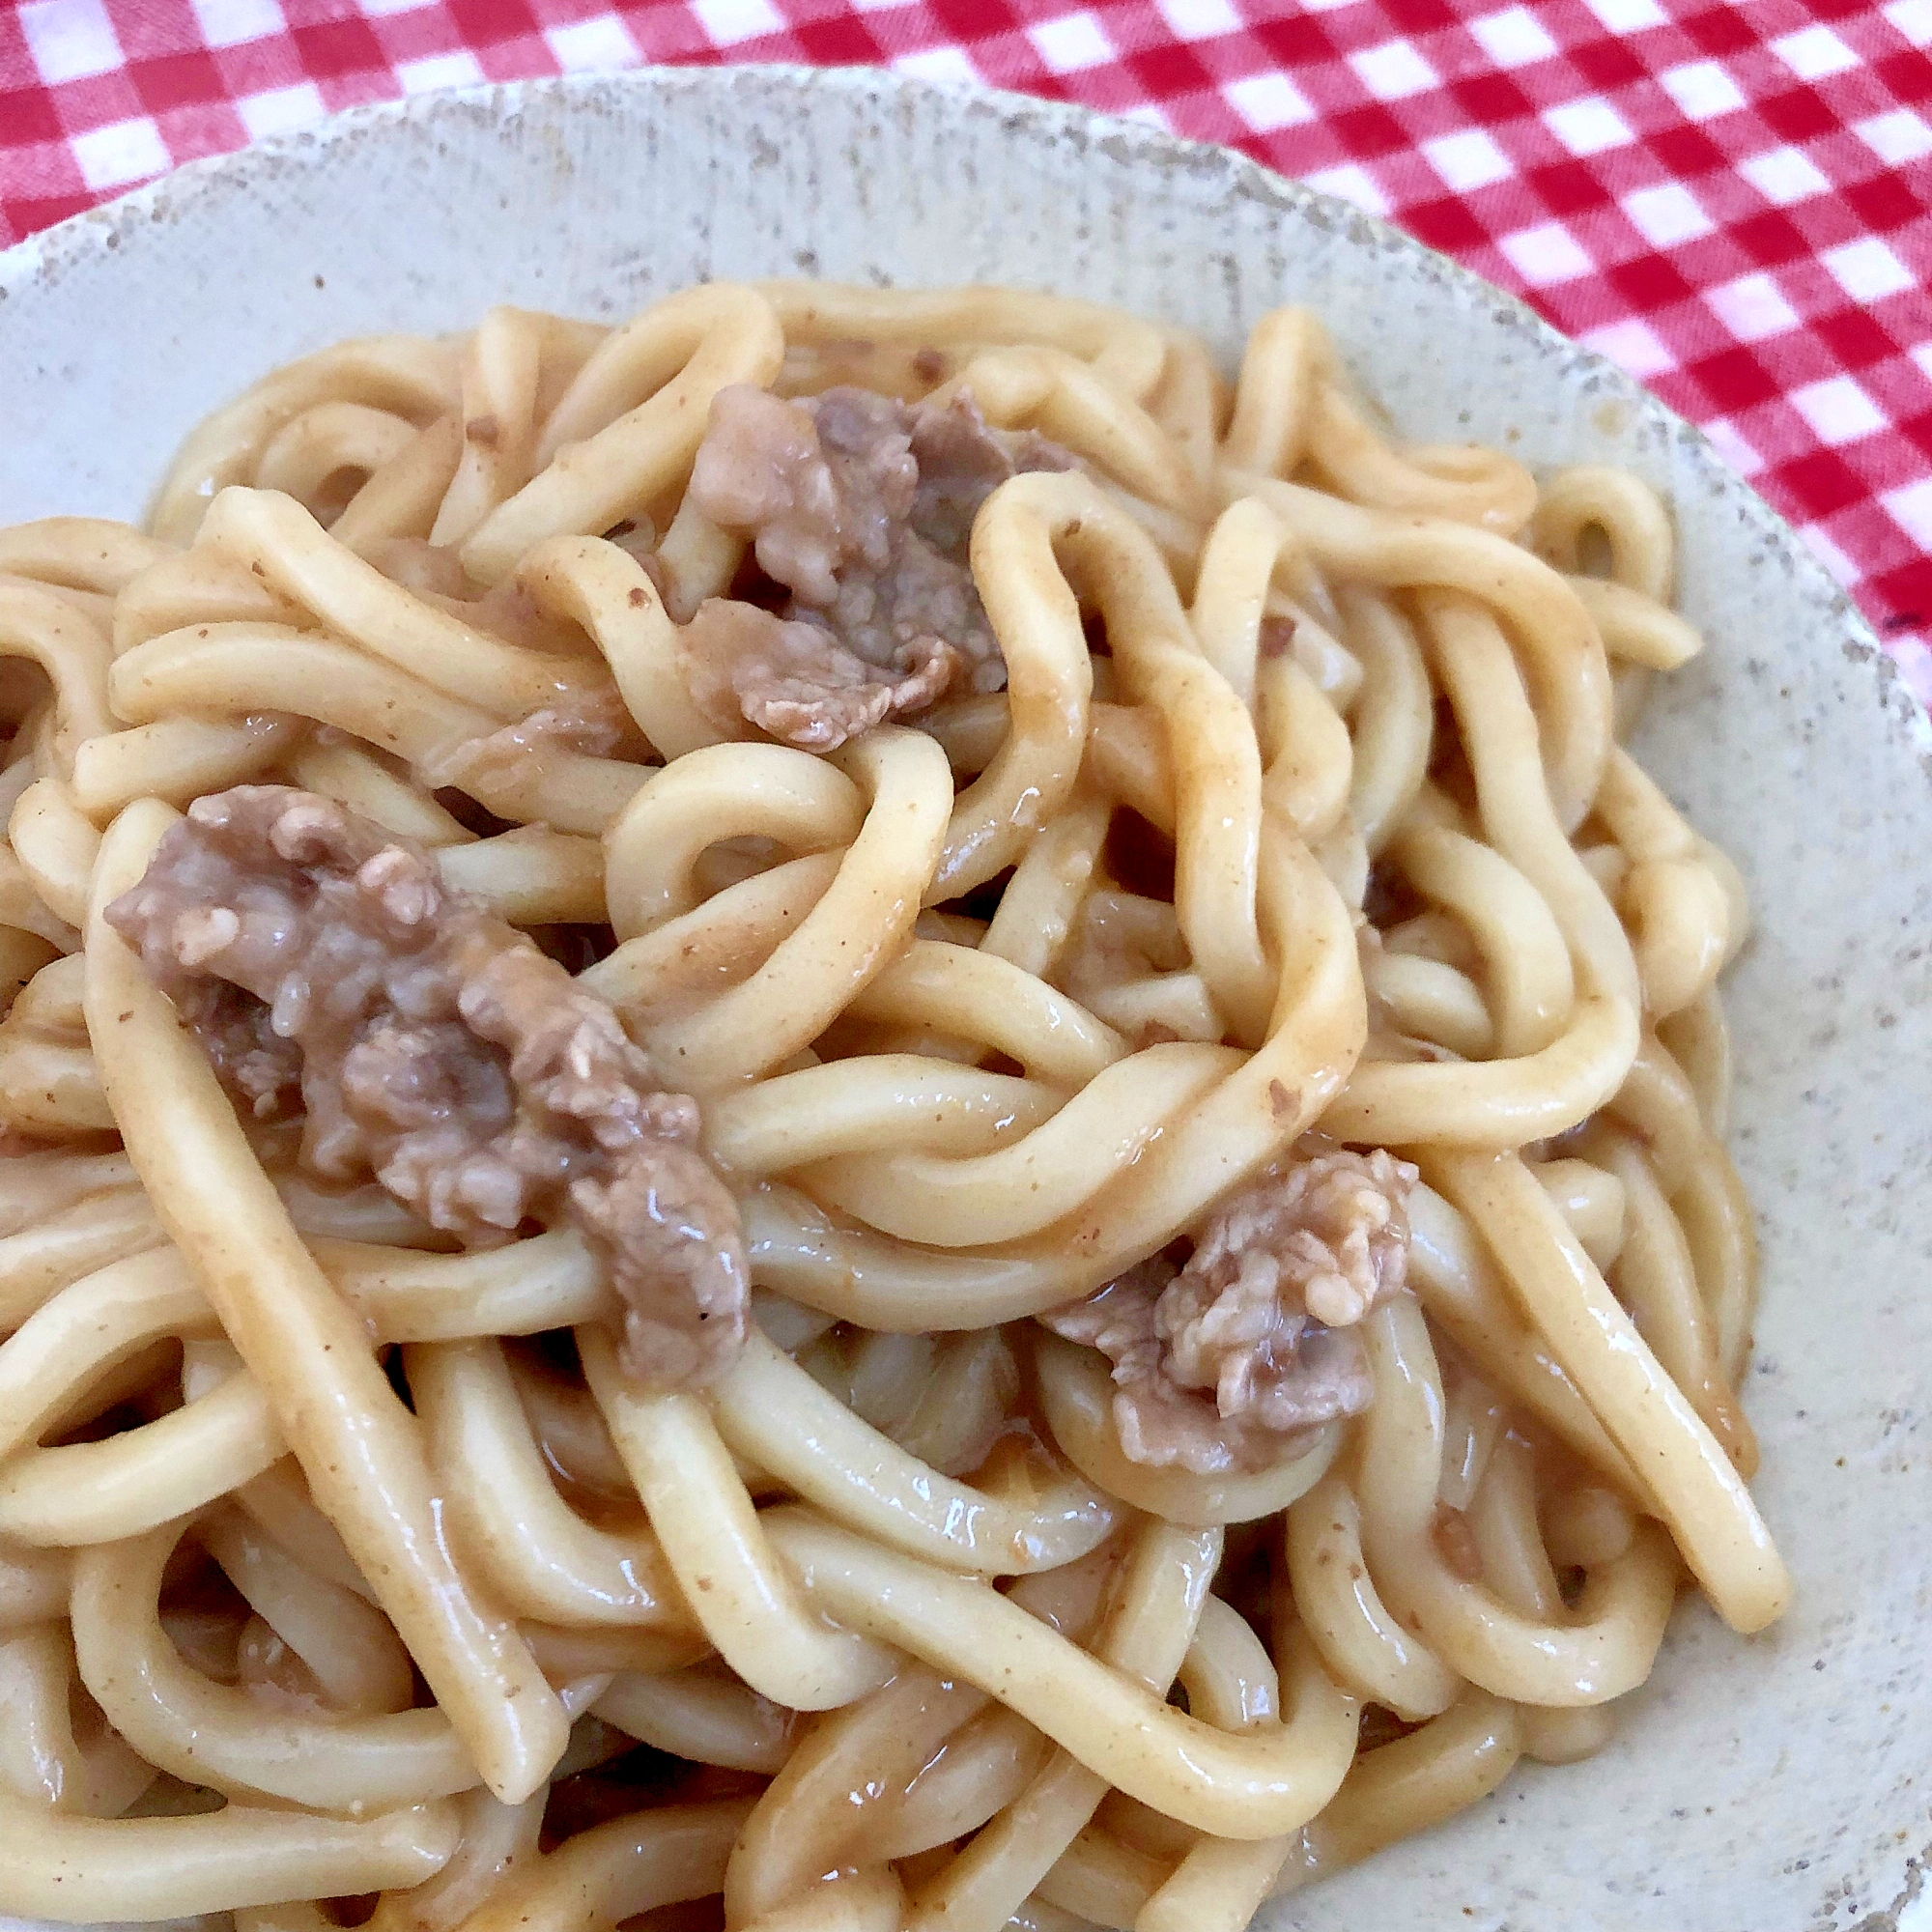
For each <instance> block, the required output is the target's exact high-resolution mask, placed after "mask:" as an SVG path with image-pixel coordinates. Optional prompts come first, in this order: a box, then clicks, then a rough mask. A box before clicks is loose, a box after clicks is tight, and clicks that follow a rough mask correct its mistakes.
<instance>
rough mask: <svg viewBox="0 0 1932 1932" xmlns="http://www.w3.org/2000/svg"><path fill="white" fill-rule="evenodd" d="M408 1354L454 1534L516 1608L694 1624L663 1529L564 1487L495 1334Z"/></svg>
mask: <svg viewBox="0 0 1932 1932" xmlns="http://www.w3.org/2000/svg"><path fill="white" fill-rule="evenodd" d="M403 1359H404V1369H405V1373H406V1374H407V1375H408V1377H409V1382H410V1389H411V1392H412V1395H413V1396H414V1398H415V1407H416V1414H417V1415H418V1417H420V1419H421V1421H422V1425H423V1434H424V1437H425V1441H426V1443H427V1446H428V1449H429V1456H430V1462H431V1465H432V1467H433V1468H434V1469H435V1471H436V1473H437V1476H438V1477H439V1479H440V1490H441V1492H442V1499H443V1512H444V1521H445V1523H446V1525H447V1531H448V1535H449V1537H450V1540H451V1543H452V1545H453V1547H454V1548H455V1549H456V1551H457V1553H458V1554H459V1556H461V1557H464V1558H467V1559H468V1560H469V1563H470V1564H471V1565H472V1566H473V1567H474V1568H475V1569H476V1570H478V1571H479V1572H481V1573H482V1574H484V1575H487V1576H488V1577H490V1578H491V1580H492V1581H493V1583H494V1584H495V1586H496V1591H497V1596H498V1597H499V1598H500V1599H501V1600H502V1602H503V1603H504V1604H505V1605H507V1606H508V1607H509V1608H510V1609H512V1610H514V1611H515V1612H516V1614H517V1615H519V1616H524V1617H534V1618H538V1619H540V1620H542V1621H545V1622H549V1623H557V1624H570V1625H580V1624H622V1625H625V1626H628V1627H631V1628H652V1629H664V1628H671V1629H688V1628H689V1627H690V1623H691V1613H690V1611H689V1610H688V1609H687V1608H686V1607H685V1605H684V1603H683V1600H682V1597H681V1595H680V1593H679V1591H678V1588H677V1585H676V1583H675V1582H674V1581H673V1580H672V1578H671V1575H670V1572H669V1569H668V1566H667V1564H666V1562H665V1558H664V1552H663V1551H662V1550H661V1549H660V1548H658V1545H657V1540H656V1538H655V1537H653V1536H652V1535H651V1534H650V1532H649V1531H648V1530H647V1529H643V1528H642V1527H641V1526H640V1527H639V1529H637V1530H634V1531H632V1532H630V1533H629V1534H624V1533H621V1532H617V1531H612V1530H609V1529H599V1528H597V1527H594V1526H593V1525H592V1524H590V1523H587V1522H585V1521H584V1520H582V1518H581V1517H580V1516H578V1515H577V1513H576V1512H575V1511H574V1510H572V1509H571V1508H570V1506H569V1505H568V1504H567V1503H566V1502H565V1501H564V1500H563V1498H562V1497H561V1496H559V1495H558V1494H557V1492H556V1489H555V1486H554V1483H553V1482H552V1480H551V1474H550V1471H549V1470H548V1469H547V1468H546V1467H545V1466H544V1460H543V1456H542V1453H541V1451H540V1450H539V1449H538V1447H537V1445H536V1443H535V1442H534V1441H533V1440H532V1439H531V1436H530V1430H529V1424H528V1422H527V1421H526V1417H525V1414H524V1409H523V1406H522V1404H521V1403H519V1401H518V1400H517V1391H516V1385H515V1383H514V1382H513V1381H512V1379H511V1377H510V1372H509V1369H508V1368H507V1366H506V1365H505V1364H504V1361H503V1352H502V1350H501V1348H500V1347H499V1346H498V1345H497V1342H496V1341H495V1340H494V1339H491V1338H489V1337H474V1338H471V1339H469V1340H464V1341H452V1342H418V1343H413V1344H412V1345H411V1346H410V1348H409V1349H408V1350H407V1351H406V1352H405V1354H404V1358H403Z"/></svg>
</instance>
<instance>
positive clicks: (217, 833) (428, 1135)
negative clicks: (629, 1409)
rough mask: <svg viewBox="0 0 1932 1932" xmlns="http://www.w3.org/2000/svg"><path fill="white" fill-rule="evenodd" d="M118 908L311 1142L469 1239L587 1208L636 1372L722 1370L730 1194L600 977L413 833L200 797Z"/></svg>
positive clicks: (210, 1034)
mask: <svg viewBox="0 0 1932 1932" xmlns="http://www.w3.org/2000/svg"><path fill="white" fill-rule="evenodd" d="M107 918H108V921H109V923H111V924H112V925H113V926H114V928H115V929H116V930H117V931H118V932H119V933H120V934H121V935H122V936H123V937H124V938H125V939H127V940H128V943H129V944H130V945H133V946H135V947H136V948H138V949H139V951H140V953H141V956H142V959H143V961H144V963H145V964H146V966H147V968H148V971H149V972H150V973H151V974H152V975H153V976H154V978H155V980H156V983H157V984H159V985H160V986H161V987H162V988H163V990H165V991H166V992H168V993H169V994H170V995H171V996H172V997H173V998H174V1000H175V1002H176V1004H177V1005H178V1006H179V1007H180V1009H181V1010H182V1013H183V1016H184V1018H185V1019H186V1021H187V1022H188V1024H189V1025H190V1026H191V1027H193V1028H194V1030H195V1032H196V1033H197V1035H198V1036H199V1037H201V1038H202V1040H203V1041H204V1043H205V1045H206V1047H207V1050H208V1052H209V1055H210V1059H211V1061H212V1062H213V1065H214V1067H215V1069H216V1071H217V1073H219V1074H221V1075H222V1076H223V1078H224V1080H225V1081H226V1083H227V1084H228V1086H229V1089H230V1091H231V1092H232V1093H235V1094H237V1096H238V1098H240V1099H241V1101H242V1102H243V1103H244V1104H245V1105H246V1106H247V1107H248V1108H249V1109H250V1110H251V1111H252V1112H254V1113H255V1114H257V1115H258V1116H262V1117H267V1116H269V1115H270V1114H272V1113H275V1112H277V1111H281V1110H284V1109H286V1108H287V1107H288V1106H290V1105H292V1104H293V1103H294V1102H295V1100H297V1099H299V1102H300V1106H301V1109H302V1115H301V1130H300V1151H299V1155H298V1164H299V1165H300V1167H301V1168H302V1169H303V1170H304V1171H306V1172H307V1173H309V1174H311V1175H313V1176H314V1177H316V1178H317V1179H321V1180H324V1181H328V1182H337V1183H340V1182H351V1181H356V1180H360V1179H364V1178H365V1177H367V1176H369V1175H372V1174H373V1175H374V1176H375V1178H376V1179H378V1180H379V1181H381V1182H382V1184H383V1186H384V1187H385V1188H386V1189H387V1190H388V1191H389V1192H390V1193H391V1194H392V1195H394V1196H395V1198H396V1199H397V1200H398V1201H401V1202H402V1203H403V1204H404V1205H405V1206H407V1207H409V1208H412V1210H414V1212H416V1213H417V1214H419V1215H420V1216H421V1217H422V1218H423V1219H424V1220H425V1221H427V1222H428V1223H429V1224H430V1225H431V1226H432V1227H435V1228H439V1229H442V1230H444V1231H445V1232H447V1233H449V1234H452V1235H454V1236H457V1237H458V1238H459V1239H461V1240H462V1241H464V1242H465V1243H466V1244H467V1245H469V1246H473V1247H488V1246H495V1245H497V1244H499V1243H501V1242H503V1241H507V1240H509V1239H510V1238H512V1237H513V1236H515V1235H516V1234H517V1233H518V1232H519V1230H520V1229H522V1228H524V1227H525V1226H526V1224H527V1223H529V1222H536V1223H537V1224H539V1225H542V1226H551V1225H554V1224H556V1223H558V1222H560V1221H570V1222H573V1223H575V1224H576V1225H577V1226H578V1227H579V1228H580V1229H581V1230H582V1233H583V1236H584V1237H585V1239H586V1240H587V1241H588V1243H589V1244H590V1246H591V1248H592V1250H593V1252H595V1253H597V1254H598V1255H599V1256H600V1257H601V1258H602V1259H603V1260H604V1262H605V1264H606V1265H607V1266H608V1268H609V1270H610V1274H611V1284H612V1286H613V1287H614V1289H615V1290H616V1292H617V1294H618V1296H619V1298H620V1301H621V1304H622V1306H623V1309H624V1315H625V1352H626V1359H627V1362H628V1365H629V1368H630V1370H631V1372H632V1374H633V1375H634V1376H635V1377H636V1378H638V1379H639V1381H641V1382H643V1383H645V1384H647V1385H649V1386H653V1387H673V1386H680V1385H683V1384H688V1383H694V1382H703V1381H707V1380H710V1379H712V1378H715V1377H716V1376H717V1375H718V1374H720V1373H721V1372H722V1371H723V1370H724V1369H725V1367H727V1366H728V1365H729V1363H730V1362H731V1361H732V1360H733V1359H734V1358H735V1356H736V1354H737V1352H738V1350H739V1348H740V1347H741V1346H742V1344H743V1341H744V1337H745V1325H746V1307H747V1300H748V1282H747V1273H746V1264H745V1252H744V1238H743V1234H742V1231H741V1229H740V1226H739V1221H738V1212H737V1205H736V1203H735V1202H734V1201H733V1199H732V1197H731V1195H730V1193H729V1191H728V1190H727V1189H726V1188H725V1184H724V1182H723V1181H722V1180H721V1179H719V1178H718V1176H717V1175H716V1174H715V1173H714V1172H713V1170H712V1169H711V1167H710V1166H709V1165H708V1164H707V1163H706V1161H705V1159H704V1157H703V1155H702V1154H701V1153H700V1152H699V1151H698V1147H697V1139H698V1124H699V1123H698V1114H697V1105H696V1101H694V1100H693V1099H691V1097H690V1096H689V1095H687V1094H673V1093H668V1092H666V1091H665V1090H664V1088H663V1086H662V1084H661V1083H660V1082H659V1081H658V1079H657V1078H656V1075H655V1073H654V1072H653V1069H652V1067H651V1065H650V1063H649V1061H648V1060H647V1059H646V1057H645V1056H644V1055H643V1054H642V1053H641V1052H640V1051H639V1049H638V1048H637V1047H635V1046H633V1045H632V1043H631V1042H630V1040H629V1039H628V1038H627V1037H626V1036H625V1034H624V1031H623V1028H622V1027H621V1026H620V1025H619V1024H618V1022H617V1017H616V1015H615V1014H614V1013H613V1012H612V1011H611V1009H610V1008H609V1007H608V1006H607V1005H605V1004H604V1002H603V1001H601V1000H598V999H596V998H594V997H593V996H592V995H590V994H588V993H585V992H584V991H582V989H581V988H580V987H579V986H578V985H577V983H576V982H575V980H572V979H571V977H570V975H569V974H568V973H566V972H565V971H564V970H563V968H562V967H561V966H559V965H557V964H556V963H555V962H554V961H553V960H551V959H548V958H546V957H545V955H544V954H543V953H541V952H538V951H537V950H536V948H535V947H534V946H533V945H531V944H530V942H529V941H528V940H527V939H526V938H525V937H524V936H523V935H522V934H520V933H518V932H517V931H516V930H515V929H514V928H512V927H511V926H508V925H506V924H504V923H503V922H501V921H500V920H498V919H497V918H496V917H495V916H494V915H492V914H491V913H489V912H488V911H486V910H485V909H484V908H483V907H482V906H480V905H478V904H477V903H476V902H475V901H474V900H472V899H470V898H469V897H468V896H467V895H464V894H461V893H456V892H451V891H450V890H448V889H447V888H446V887H444V886H443V884H442V883H441V881H440V877H439V875H438V873H437V870H436V867H434V865H433V864H431V862H430V861H429V860H428V859H426V858H425V857H424V855H423V854H422V853H421V852H420V851H418V850H417V849H416V848H415V847H414V846H412V845H411V844H408V843H406V842H403V841H401V840H398V839H395V838H391V837H390V836H389V835H388V834H386V833H384V831H383V830H382V829H381V828H380V827H377V826H375V825H372V824H370V823H369V822H368V821H367V820H366V819H362V818H358V817H356V816H355V814H354V813H351V812H349V811H347V810H344V809H343V808H342V807H340V806H339V805H336V804H335V803H333V802H332V801H330V800H328V799H324V798H318V797H316V796H314V795H313V794H311V793H307V792H300V791H295V790H291V789H288V788H286V787H283V786H279V785H241V786H237V787H236V788H235V789H234V790H232V791H228V792H223V793H219V794H217V795H214V796H213V797H209V798H203V799H199V800H197V801H196V802H195V804H194V806H193V807H192V808H191V809H190V810H189V812H188V815H187V816H186V817H185V818H184V819H183V820H181V821H180V822H179V823H178V824H176V825H174V826H172V827H171V828H170V829H169V831H168V833H167V835H166V836H165V837H164V838H163V839H162V840H161V843H160V845H159V847H158V849H157V850H156V854H155V857H154V860H153V862H152V863H151V865H150V866H149V867H148V870H147V873H146V875H145V876H144V877H143V878H142V880H141V882H140V883H139V884H138V885H136V886H135V887H134V888H133V889H132V890H131V891H129V892H128V893H126V894H124V895H122V896H121V897H120V898H118V899H116V900H115V901H114V903H113V904H112V905H111V906H109V908H108V910H107Z"/></svg>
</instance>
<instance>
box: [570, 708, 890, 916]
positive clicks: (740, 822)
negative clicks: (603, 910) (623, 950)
mask: <svg viewBox="0 0 1932 1932" xmlns="http://www.w3.org/2000/svg"><path fill="white" fill-rule="evenodd" d="M865 822H866V799H865V796H864V794H863V793H862V792H861V791H860V789H859V787H858V785H857V784H855V783H854V782H853V781H852V780H851V779H850V778H848V777H847V776H846V775H845V774H844V773H843V772H841V771H840V770H839V769H838V767H837V766H836V765H831V764H827V763H826V762H825V760H824V759H822V758H815V757H813V756H812V755H811V754H810V753H809V752H795V751H792V750H790V749H789V748H787V747H785V746H782V745H711V746H706V747H704V748H703V749H701V750H698V751H694V752H691V753H686V755H685V756H683V757H681V758H678V759H677V760H676V761H675V762H674V763H672V764H670V765H668V766H667V767H666V768H665V770H664V771H663V772H662V773H660V774H659V775H658V776H656V777H654V778H652V779H650V780H649V781H646V783H645V784H644V785H643V787H642V788H641V789H640V790H639V792H638V794H637V796H636V797H635V798H633V799H632V800H631V802H630V804H629V805H628V806H626V807H625V808H624V810H623V812H622V813H621V814H620V815H619V817H618V819H617V821H616V823H615V824H613V825H612V826H611V829H610V831H609V832H608V833H607V835H606V836H605V840H604V845H605V854H606V859H605V865H606V876H607V878H608V880H609V890H610V894H611V930H612V931H613V932H614V933H615V934H616V935H617V937H618V938H619V939H620V940H625V939H635V938H638V937H639V936H641V935H642V934H644V933H647V932H650V931H651V930H652V929H653V928H654V927H656V926H659V925H662V924H663V923H665V922H666V921H667V920H670V919H675V918H677V917H678V916H679V915H680V914H683V913H689V912H693V911H696V908H697V906H698V905H699V903H700V902H701V901H702V900H703V898H704V896H705V895H704V890H703V888H702V886H701V885H700V884H699V882H698V880H697V878H696V867H697V862H698V860H699V859H700V858H702V857H703V855H704V852H705V850H706V848H707V847H709V846H711V845H713V844H715V843H717V842H718V841H719V840H720V839H722V838H770V839H773V840H775V841H776V842H777V843H779V844H780V845H782V846H784V847H786V848H787V849H788V850H790V851H792V852H795V853H805V852H828V851H832V850H835V849H838V848H842V847H844V846H847V845H850V844H851V843H852V841H853V840H854V839H855V838H858V836H859V832H860V829H861V828H862V827H863V826H864V824H865Z"/></svg>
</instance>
